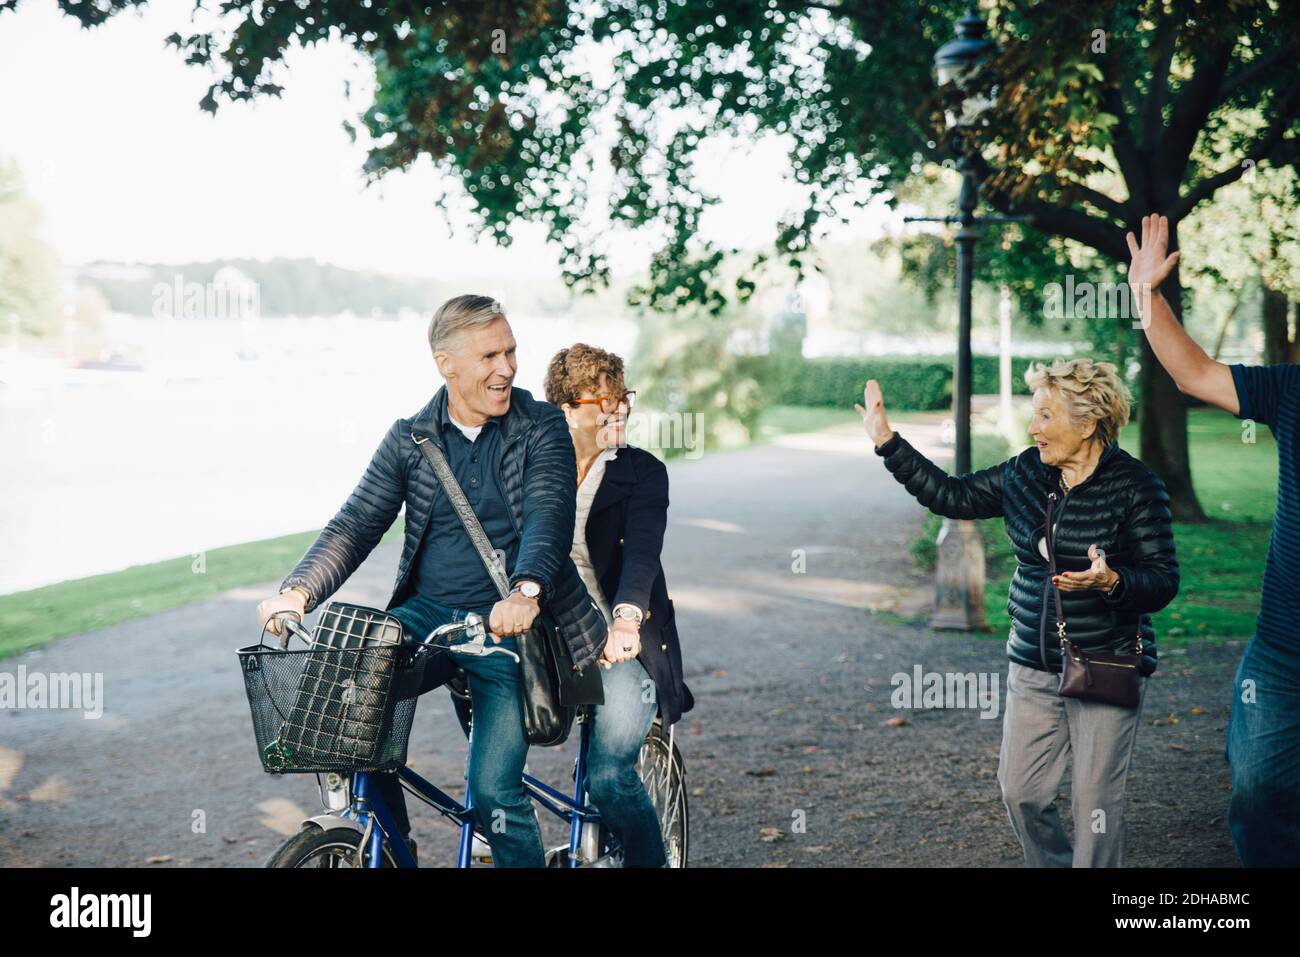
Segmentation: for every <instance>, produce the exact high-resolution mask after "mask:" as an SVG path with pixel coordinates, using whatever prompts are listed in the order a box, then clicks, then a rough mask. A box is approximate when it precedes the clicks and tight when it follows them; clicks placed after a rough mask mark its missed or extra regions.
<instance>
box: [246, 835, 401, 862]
mask: <svg viewBox="0 0 1300 957" xmlns="http://www.w3.org/2000/svg"><path fill="white" fill-rule="evenodd" d="M360 843H361V834H360V832H358V831H356V830H353V829H352V828H350V827H335V828H330V829H329V830H328V831H327V830H325V829H323V828H320V827H316V826H312V827H308V828H304V829H303V830H301V831H299V832H298V833H297V834H295V835H294V836H293V837H291V838H289V840H287V841H285V842H284V843H283V844H281V845H280V848H279V849H278V850H277V851H275V852H274V853H273V854H272V855H271V856H270V858H269V859H268V860H267V862H266V866H267V867H309V868H310V867H315V868H335V867H356V866H357V847H358V845H360ZM369 858H370V850H369V848H367V849H366V853H365V857H364V859H363V863H362V866H363V867H364V866H366V865H367V864H369ZM382 866H383V867H396V866H397V862H396V861H395V860H393V855H392V853H391V852H390V851H389V850H388V844H387V842H385V843H384V860H383V864H382Z"/></svg>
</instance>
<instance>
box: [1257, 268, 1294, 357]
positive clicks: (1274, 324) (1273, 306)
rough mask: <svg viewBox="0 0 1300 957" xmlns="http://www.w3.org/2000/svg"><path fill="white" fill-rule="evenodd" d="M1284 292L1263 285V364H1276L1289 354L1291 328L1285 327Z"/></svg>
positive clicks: (1285, 304)
mask: <svg viewBox="0 0 1300 957" xmlns="http://www.w3.org/2000/svg"><path fill="white" fill-rule="evenodd" d="M1289 305H1290V303H1289V302H1287V298H1286V293H1283V292H1278V291H1277V290H1276V289H1269V288H1268V287H1267V286H1265V287H1264V309H1263V321H1264V364H1265V365H1277V364H1278V363H1281V362H1286V361H1288V357H1289V356H1290V355H1291V330H1290V329H1288V328H1287V314H1286V313H1287V306H1289Z"/></svg>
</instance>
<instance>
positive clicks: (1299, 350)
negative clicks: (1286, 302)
mask: <svg viewBox="0 0 1300 957" xmlns="http://www.w3.org/2000/svg"><path fill="white" fill-rule="evenodd" d="M1291 315H1292V317H1293V319H1292V323H1291V328H1292V332H1291V345H1290V346H1289V347H1288V348H1287V351H1286V359H1285V360H1283V361H1285V362H1296V363H1300V299H1297V300H1296V301H1295V302H1293V303H1291Z"/></svg>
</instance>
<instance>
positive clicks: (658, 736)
mask: <svg viewBox="0 0 1300 957" xmlns="http://www.w3.org/2000/svg"><path fill="white" fill-rule="evenodd" d="M636 770H637V774H638V775H640V777H641V781H642V783H643V784H645V789H646V793H647V794H648V795H650V803H651V804H652V805H654V809H655V812H656V813H657V814H658V815H659V829H660V832H661V833H662V834H663V837H664V850H665V852H667V855H668V866H669V867H685V866H686V860H687V852H688V850H689V846H690V827H689V814H688V811H689V809H688V807H687V801H686V765H685V762H683V761H682V753H681V752H680V751H679V750H677V744H676V743H675V742H670V739H669V735H668V732H666V731H664V729H663V725H661V724H660V723H659V720H658V719H655V723H654V724H652V725H651V726H650V731H649V733H648V734H646V736H645V742H644V743H643V744H642V745H641V755H640V757H639V758H638V759H637V765H636Z"/></svg>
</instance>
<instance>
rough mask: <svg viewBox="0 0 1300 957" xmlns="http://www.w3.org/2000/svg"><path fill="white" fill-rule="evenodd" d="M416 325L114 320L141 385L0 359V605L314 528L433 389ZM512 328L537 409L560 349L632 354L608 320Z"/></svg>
mask: <svg viewBox="0 0 1300 957" xmlns="http://www.w3.org/2000/svg"><path fill="white" fill-rule="evenodd" d="M425 326H426V321H425V320H424V319H419V318H416V317H412V318H408V319H406V320H402V321H376V320H369V319H352V318H337V319H281V320H272V319H263V320H261V321H258V322H252V323H241V322H239V321H205V320H174V319H137V318H130V317H121V316H118V317H113V318H112V319H111V320H110V322H109V325H108V332H109V338H110V341H113V342H119V343H121V345H122V348H123V350H124V351H126V352H127V353H128V354H130V355H133V356H139V357H140V359H141V361H142V365H143V370H142V371H92V370H87V369H76V368H70V367H69V366H68V364H67V363H64V362H60V361H57V360H52V359H37V358H34V357H31V356H26V355H23V354H21V353H18V352H16V351H15V350H13V349H10V350H2V349H0V541H2V542H3V548H0V594H3V593H8V592H13V591H21V590H24V589H27V588H34V587H37V586H40V585H44V584H48V583H51V582H56V581H62V580H65V579H69V578H79V577H82V576H84V575H92V574H97V573H99V572H107V571H114V570H117V569H121V568H126V567H127V566H130V565H135V564H140V563H143V562H152V561H158V560H160V559H164V558H172V557H177V556H182V555H195V554H197V553H199V552H202V551H204V550H207V549H211V548H216V547H219V546H222V545H232V544H237V543H240V542H246V541H251V540H254V539H259V538H269V537H272V536H276V535H284V534H289V533H291V532H298V531H302V530H304V529H311V528H318V527H320V526H321V525H323V524H324V523H325V522H326V521H328V520H329V518H330V517H331V516H332V515H333V514H334V512H335V511H336V510H337V509H338V507H339V506H340V505H341V504H342V503H343V501H344V500H345V499H346V497H347V495H348V493H349V492H350V491H351V490H352V487H353V485H354V484H355V483H356V481H357V479H358V478H359V477H360V476H361V473H362V472H363V471H364V469H365V466H366V464H367V462H369V460H370V456H371V455H372V454H373V452H374V450H375V446H376V445H377V444H378V442H379V440H380V439H381V438H382V437H383V435H384V433H385V432H386V431H387V430H388V427H389V426H390V425H391V424H392V422H393V420H394V419H396V418H399V417H402V416H406V415H409V414H411V413H413V412H415V411H417V410H418V409H419V408H420V407H421V406H423V405H424V403H425V402H427V401H428V399H429V398H430V396H432V395H433V393H434V392H435V391H437V389H438V388H439V387H440V386H441V385H442V380H441V378H440V377H439V376H438V374H437V368H436V367H435V365H434V363H433V359H432V357H431V356H430V355H429V349H428V344H427V341H426V340H425ZM511 326H512V328H513V330H514V334H515V338H516V340H517V342H518V343H519V373H518V376H517V378H516V382H515V384H516V385H517V386H519V387H521V388H524V389H528V390H529V391H531V392H532V393H533V394H534V395H535V396H537V397H538V398H541V397H542V380H543V376H544V374H545V370H546V364H547V362H549V360H550V358H551V356H552V355H553V354H554V353H555V352H556V350H558V349H560V348H561V347H563V346H566V345H569V344H571V343H573V342H576V341H584V342H589V343H591V344H593V345H598V346H601V347H602V348H606V349H610V350H612V351H615V352H617V353H619V354H620V355H622V356H624V357H625V358H626V357H628V356H629V355H630V353H631V350H632V349H633V347H634V346H635V342H636V326H635V324H634V323H632V322H631V321H629V320H623V319H620V320H612V321H608V322H591V321H587V322H578V321H575V320H570V319H563V318H543V317H528V316H512V317H511ZM286 571H287V569H286Z"/></svg>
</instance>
